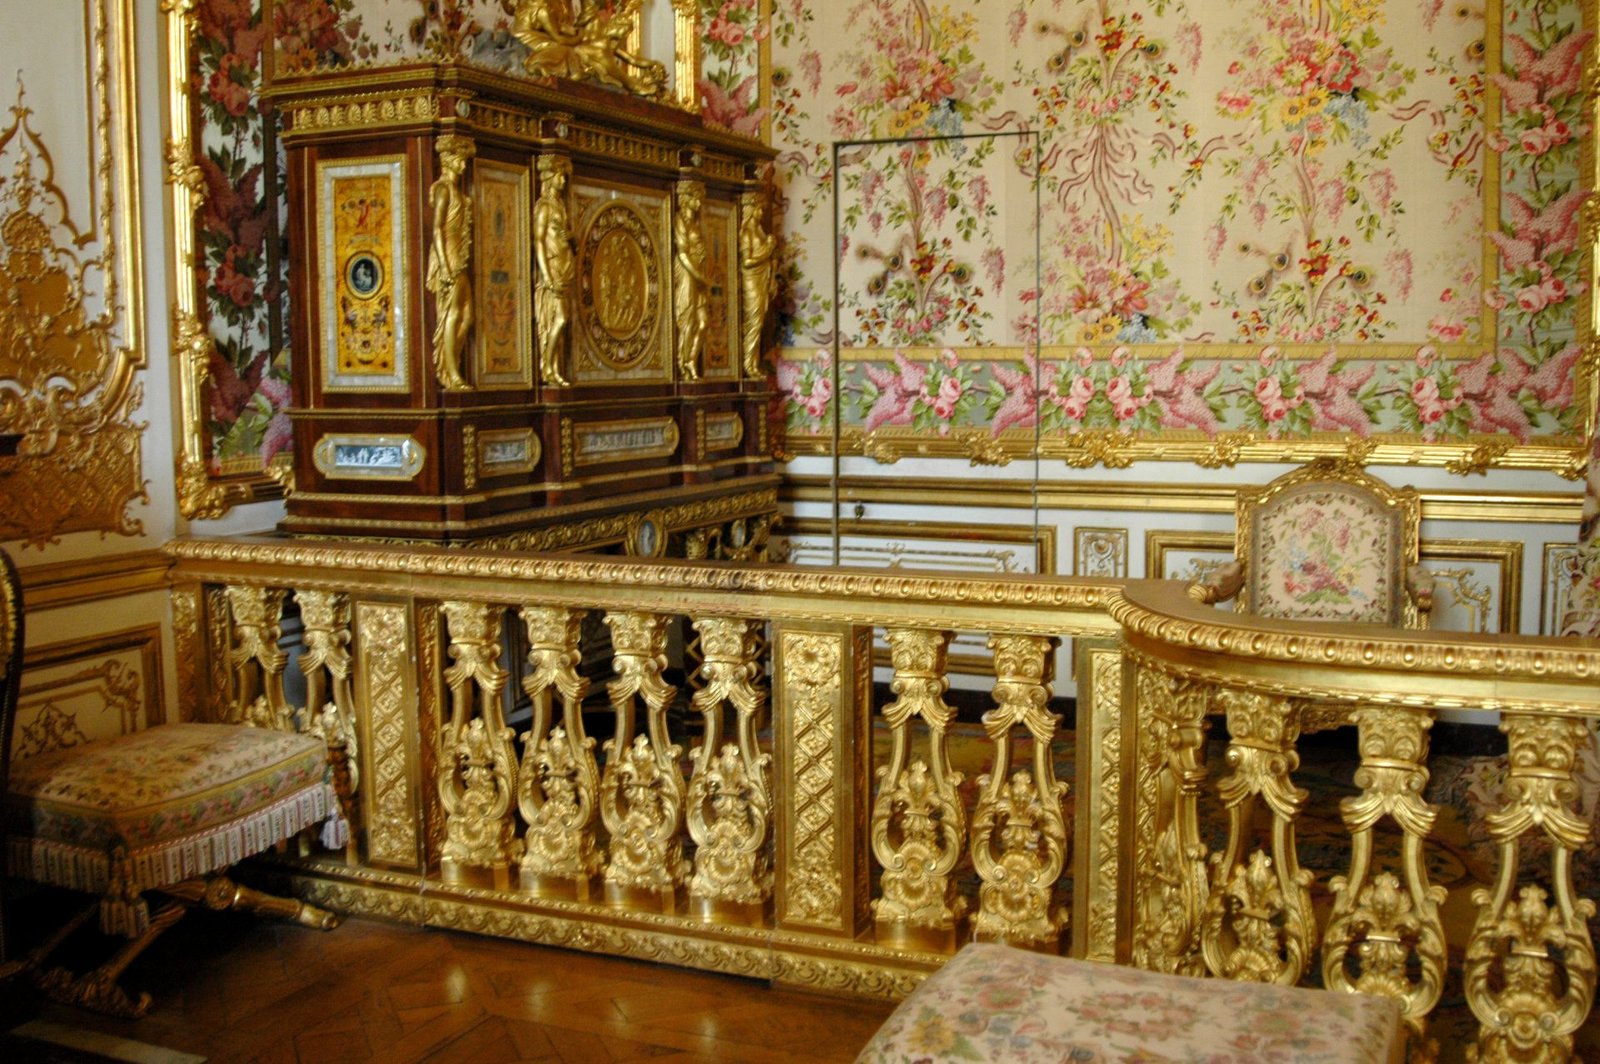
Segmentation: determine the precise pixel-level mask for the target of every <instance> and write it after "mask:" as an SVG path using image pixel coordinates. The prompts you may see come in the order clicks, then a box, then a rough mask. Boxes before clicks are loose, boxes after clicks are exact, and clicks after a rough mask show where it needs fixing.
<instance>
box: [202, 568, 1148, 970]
mask: <svg viewBox="0 0 1600 1064" xmlns="http://www.w3.org/2000/svg"><path fill="white" fill-rule="evenodd" d="M171 553H172V554H173V556H174V558H175V559H176V561H175V567H174V572H173V579H174V583H175V592H174V593H175V596H176V597H178V598H181V599H182V600H183V601H186V602H193V603H196V604H198V605H197V607H196V608H195V609H193V610H189V611H185V613H184V614H183V621H184V624H185V626H186V628H187V629H190V630H188V631H186V632H185V633H183V634H182V638H184V639H186V640H188V641H189V643H188V644H186V645H190V644H192V645H195V646H198V647H201V648H204V652H205V654H206V655H210V654H212V653H216V652H218V651H215V650H213V649H212V648H211V646H210V644H213V643H216V642H217V640H216V639H215V638H214V633H218V632H226V633H229V634H228V636H227V638H226V640H224V646H223V647H222V648H221V650H220V652H222V653H225V654H229V655H230V656H229V657H228V658H227V660H228V661H229V662H230V663H231V664H230V670H229V671H227V672H226V673H225V674H224V675H225V678H226V680H227V689H226V690H223V691H212V690H210V689H209V688H211V687H214V686H216V683H215V681H214V680H212V679H211V678H212V677H213V676H214V675H215V670H213V669H208V668H206V667H205V662H203V661H197V662H195V663H194V665H193V671H192V674H191V675H189V676H186V677H185V679H184V681H183V684H182V687H183V689H184V690H185V691H186V692H190V691H192V692H193V695H192V697H190V698H189V699H188V703H189V704H188V705H186V706H185V707H184V712H185V713H187V714H190V715H206V714H207V713H210V712H212V711H211V710H210V708H209V707H211V706H212V705H221V706H223V707H226V711H228V712H237V711H238V708H236V707H242V708H243V709H246V710H248V709H250V707H252V706H256V707H258V708H257V710H256V711H257V712H270V711H272V710H273V707H277V706H280V705H281V706H282V708H283V711H284V712H286V713H288V714H289V716H290V718H294V717H295V716H296V715H297V710H296V707H293V706H290V705H289V704H288V701H287V699H286V698H285V697H282V696H280V695H279V694H278V692H280V691H281V690H282V687H283V685H282V682H281V678H282V674H283V672H284V671H285V669H286V668H288V667H291V666H289V665H288V655H287V654H284V653H283V651H281V650H278V649H277V646H278V643H279V642H282V637H281V628H282V627H283V626H281V625H279V624H278V614H279V613H281V612H282V610H283V609H285V608H286V605H287V604H289V603H298V604H299V607H300V613H301V616H302V619H303V620H304V622H305V627H304V631H305V633H306V634H305V638H304V647H303V649H302V651H301V653H300V654H299V655H298V659H297V660H298V664H299V667H300V668H301V669H302V670H305V671H306V674H307V677H308V681H307V691H308V695H307V701H308V704H309V705H310V706H317V707H331V708H321V709H317V710H316V711H315V712H306V713H299V714H298V716H299V717H300V719H302V720H304V721H308V722H313V723H314V722H317V721H323V720H325V721H326V724H324V725H320V726H325V727H340V728H345V727H349V728H350V730H351V731H352V733H353V734H354V735H356V736H357V737H358V739H359V740H360V741H359V742H358V743H357V744H356V745H355V746H354V747H353V749H354V750H356V751H359V754H358V755H357V756H356V757H355V758H354V760H355V761H356V762H358V763H357V764H354V765H353V768H354V770H355V772H356V773H357V777H358V778H359V780H360V781H361V787H360V789H359V792H358V795H357V800H356V802H355V805H354V810H353V812H352V821H353V824H352V826H353V827H354V829H355V830H354V832H353V835H354V838H355V841H353V842H352V851H351V853H352V854H353V855H354V860H351V861H346V860H343V859H339V860H335V859H332V858H333V857H338V858H343V857H344V856H345V855H344V854H335V855H327V856H321V857H311V858H304V859H301V860H298V861H295V862H293V870H292V871H293V875H294V876H295V878H296V883H297V885H298V889H299V890H300V891H301V892H302V893H303V894H305V895H306V896H308V897H318V898H322V899H323V900H325V901H327V902H328V903H329V904H332V905H335V906H336V907H339V908H342V909H345V910H350V911H357V912H367V913H372V914H376V915H380V916H386V917H389V918H394V919H401V920H408V921H412V922H417V923H430V924H437V925H441V926H450V927H464V928H468V929H471V930H476V931H482V932H487V933H493V934H501V935H507V936H511V937H519V938H525V939H530V940H534V941H540V942H547V943H553V944H557V945H565V946H574V947H577V948H583V949H590V950H597V951H602V952H611V953H619V954H626V955H632V956H639V957H647V958H653V959H661V960H668V961H671V962H674V963H679V964H687V965H692V966H699V967H705V968H711V969H716V970H722V971H731V972H737V973H740V974H746V975H759V976H763V977H766V978H769V979H773V980H777V981H783V982H790V983H796V984H803V985H812V986H818V987H823V988H828V989H834V990H848V991H853V992H858V993H872V994H885V995H898V994H901V993H904V992H905V991H907V990H908V989H910V988H911V987H912V986H914V985H915V984H916V982H917V981H919V980H920V979H921V977H922V975H923V974H925V973H926V972H927V971H929V970H931V969H932V968H933V967H936V966H937V964H938V963H939V961H940V959H941V957H942V956H944V955H947V954H948V953H949V952H950V951H952V950H954V949H955V948H956V947H957V946H958V945H959V944H960V943H961V942H963V941H965V940H966V939H967V938H968V937H970V936H972V935H974V934H977V935H980V936H982V937H984V938H989V939H997V940H1001V941H1009V942H1014V943H1016V944H1019V945H1028V946H1031V947H1034V948H1043V949H1049V950H1058V949H1059V950H1065V949H1067V948H1070V949H1073V950H1075V951H1078V952H1084V951H1086V950H1087V949H1088V948H1089V947H1090V945H1091V941H1090V938H1089V936H1087V935H1085V936H1081V937H1080V939H1079V940H1077V941H1073V942H1070V944H1069V943H1067V942H1065V941H1064V938H1065V937H1066V936H1065V928H1066V920H1065V916H1064V906H1063V904H1062V903H1063V901H1067V900H1070V899H1066V898H1063V897H1061V896H1060V895H1061V883H1062V877H1063V872H1064V870H1065V867H1066V861H1067V860H1068V856H1069V855H1070V854H1072V853H1073V846H1072V840H1071V839H1070V837H1069V832H1068V827H1067V823H1066V819H1065V817H1064V814H1063V804H1062V803H1063V798H1064V794H1065V790H1066V786H1065V784H1063V783H1060V782H1058V781H1057V780H1056V779H1055V775H1054V767H1053V766H1054V760H1053V758H1054V753H1055V751H1054V750H1053V747H1052V744H1053V743H1054V742H1055V740H1056V737H1057V736H1056V733H1057V724H1058V722H1057V718H1055V717H1054V716H1052V715H1051V714H1050V713H1049V712H1048V711H1047V706H1048V704H1049V699H1050V694H1051V676H1052V673H1053V661H1054V654H1055V651H1056V648H1057V647H1058V645H1059V640H1060V638H1061V637H1062V636H1072V635H1099V636H1101V637H1105V636H1109V635H1111V634H1112V623H1111V621H1110V618H1109V616H1108V615H1107V613H1106V611H1105V603H1106V601H1107V598H1108V596H1109V594H1110V593H1111V591H1112V590H1113V587H1114V585H1112V584H1110V583H1108V582H1103V581H1076V582H1067V581H1055V582H1050V583H1045V584H1040V583H1037V582H1034V581H1031V580H1029V579H1026V578H1014V579H1007V580H970V579H967V578H964V577H947V576H938V575H932V574H929V575H919V576H910V575H906V574H901V573H896V574H889V575H885V574H871V573H861V572H850V571H823V570H807V569H788V568H779V567H772V566H744V567H740V566H733V565H727V564H716V563H706V562H671V561H650V560H620V559H605V558H577V557H560V556H547V557H540V556H534V555H512V554H488V553H481V554H475V553H470V552H464V551H449V550H442V549H439V550H435V549H412V548H401V547H389V546H379V545H371V546H365V545H363V546H355V545H335V544H316V543H311V542H305V541H301V542H286V541H281V540H272V539H266V538H262V539H258V540H229V541H209V542H207V541H187V542H181V543H178V544H175V545H174V546H173V547H172V548H171ZM291 592H292V594H293V598H292V599H291V598H290V597H289V596H290V593H291ZM274 611H277V612H274ZM191 618H192V619H191ZM586 620H587V621H590V622H591V623H590V624H588V625H587V628H586V624H585V622H586ZM595 620H598V621H599V622H600V623H599V625H598V626H597V625H596V624H594V623H592V622H594V621H595ZM519 622H520V623H519ZM275 625H276V626H277V627H275ZM519 629H520V631H519ZM290 630H291V631H292V629H290ZM597 630H598V632H599V634H600V636H601V639H600V640H599V642H600V644H601V645H602V647H603V649H602V651H600V652H599V653H598V654H597V653H596V651H595V646H596V639H595V634H596V631H597ZM958 630H962V631H965V630H977V631H981V632H985V633H988V634H989V635H990V637H991V646H992V648H993V650H994V659H995V668H996V678H995V682H994V689H993V702H994V707H995V708H993V709H992V710H991V711H990V712H989V713H988V715H987V717H986V719H985V732H986V735H987V742H989V743H991V744H992V751H993V752H992V755H991V763H992V764H993V766H994V769H993V771H992V772H991V773H990V774H988V775H985V776H984V777H982V778H981V779H980V780H979V781H978V783H979V793H978V794H977V795H976V796H975V797H972V796H968V795H965V794H964V793H963V792H962V791H961V790H959V785H960V783H961V775H960V774H959V773H957V772H956V771H955V770H954V769H953V768H952V767H951V763H950V753H949V728H950V725H951V724H952V722H953V719H954V716H955V711H954V709H952V708H951V706H950V705H949V704H948V703H947V702H946V701H945V699H944V695H945V692H946V690H947V687H948V684H949V676H948V667H947V662H946V651H947V648H948V645H949V641H950V638H951V634H952V632H954V631H958ZM586 631H588V633H589V634H588V636H585V632H586ZM522 632H525V633H526V637H525V641H524V640H522V638H521V633H522ZM875 632H876V633H879V634H880V636H881V639H882V641H883V642H886V643H887V645H888V646H889V648H890V651H891V656H892V658H893V662H894V665H893V675H892V678H891V682H890V686H891V688H892V690H893V696H892V697H891V698H888V699H883V700H881V701H882V702H883V703H885V704H883V705H882V706H881V708H880V707H877V706H875V702H877V701H879V700H877V699H875V697H874V691H873V686H872V672H873V648H874V633H875ZM208 634H213V638H209V639H208V638H207V636H208ZM524 643H525V647H526V649H525V651H521V650H519V649H518V648H519V647H520V646H522V645H524ZM606 643H608V644H609V645H608V646H604V644H606ZM269 648H270V649H269ZM274 654H276V655H277V656H274ZM586 655H588V658H587V660H586ZM280 657H281V658H282V660H279V659H280ZM397 670H398V675H397ZM347 703H348V719H347V716H346V712H347V711H346V704H347ZM875 715H876V716H877V718H878V719H879V720H880V722H881V725H882V727H883V729H884V734H885V735H886V736H887V738H886V741H885V743H884V745H885V746H886V747H887V748H888V749H887V753H886V757H885V758H884V760H885V761H886V764H885V765H884V766H883V767H882V768H880V770H879V774H878V776H877V778H876V781H874V779H873V777H872V776H871V770H872V766H873V757H872V749H873V741H872V721H873V719H874V716H875ZM586 718H587V719H586ZM351 721H353V724H351V723H349V722H351ZM307 726H310V725H309V724H308V725H307ZM591 726H592V728H593V729H594V730H595V734H598V735H600V736H601V737H602V738H603V739H604V742H603V743H599V744H597V743H596V740H595V739H593V738H591V737H590V730H591ZM914 727H915V728H917V729H921V731H920V732H918V733H917V734H916V735H913V729H914ZM608 733H609V738H606V737H605V736H606V735H607V734H608ZM1024 736H1025V737H1027V738H1028V739H1031V741H1032V743H1033V753H1032V756H1031V760H1030V764H1029V765H1028V767H1026V768H1017V769H1016V770H1015V771H1013V760H1014V755H1013V749H1014V746H1015V745H1016V744H1017V743H1018V742H1020V741H1022V737H1024ZM519 750H520V758H519V757H518V756H517V754H518V751H519ZM1109 764H1110V767H1111V769H1112V771H1115V768H1116V766H1115V754H1114V748H1113V756H1112V757H1111V760H1110V762H1109ZM1104 767H1106V763H1096V764H1095V765H1093V766H1091V767H1090V770H1089V772H1088V773H1086V774H1085V775H1086V777H1089V778H1092V777H1093V776H1094V775H1095V774H1096V773H1098V772H1100V771H1101V770H1102V769H1103V768H1104ZM1111 819H1112V821H1113V822H1114V820H1115V818H1114V817H1113V818H1111ZM1114 851H1115V839H1114V838H1112V839H1111V840H1110V841H1109V842H1108V843H1103V844H1102V845H1099V846H1089V847H1086V848H1085V849H1084V851H1083V852H1084V853H1086V854H1093V855H1095V857H1096V860H1099V861H1103V856H1104V855H1105V854H1107V853H1109V852H1114ZM1102 866H1103V865H1102ZM1091 878H1092V876H1091V875H1090V874H1089V873H1088V872H1087V871H1085V872H1083V873H1081V878H1080V882H1085V883H1087V882H1089V881H1090V879H1091ZM1115 897H1116V893H1115V885H1114V884H1111V885H1110V887H1109V889H1108V890H1102V891H1101V895H1100V901H1101V905H1102V907H1103V908H1106V907H1109V908H1110V909H1113V910H1114V908H1115ZM1097 927H1098V928H1099V930H1098V932H1097V934H1098V942H1096V943H1093V945H1094V947H1095V949H1096V950H1097V951H1098V952H1099V953H1101V954H1109V953H1111V952H1113V951H1114V949H1115V943H1114V936H1115V933H1116V929H1115V924H1114V921H1104V920H1102V921H1100V923H1099V924H1097Z"/></svg>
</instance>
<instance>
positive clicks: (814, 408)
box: [806, 395, 828, 418]
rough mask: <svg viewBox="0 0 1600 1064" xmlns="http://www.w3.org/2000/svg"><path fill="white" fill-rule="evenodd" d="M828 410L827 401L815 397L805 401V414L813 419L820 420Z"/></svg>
mask: <svg viewBox="0 0 1600 1064" xmlns="http://www.w3.org/2000/svg"><path fill="white" fill-rule="evenodd" d="M827 410H828V401H827V400H826V399H822V398H819V397H817V396H815V395H813V396H811V397H810V398H808V399H807V400H806V413H808V414H810V415H811V416H812V417H814V418H820V417H821V416H822V415H823V414H824V413H826V412H827Z"/></svg>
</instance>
